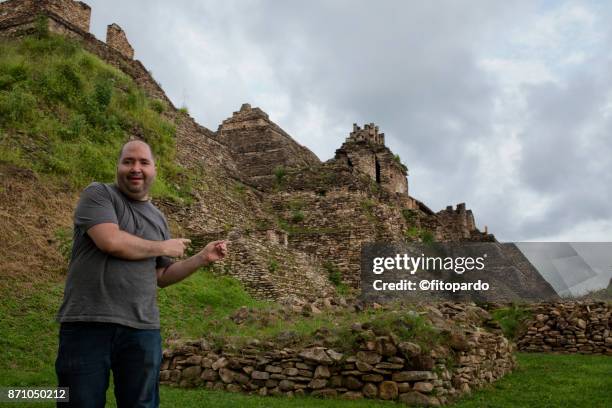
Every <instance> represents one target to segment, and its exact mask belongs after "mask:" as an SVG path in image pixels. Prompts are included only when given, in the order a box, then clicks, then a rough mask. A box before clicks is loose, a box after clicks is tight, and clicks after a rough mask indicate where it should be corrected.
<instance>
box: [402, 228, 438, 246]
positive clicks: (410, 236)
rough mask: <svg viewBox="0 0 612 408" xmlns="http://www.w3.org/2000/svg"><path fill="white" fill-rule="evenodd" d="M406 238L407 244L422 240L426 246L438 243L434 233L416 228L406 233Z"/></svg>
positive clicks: (409, 229)
mask: <svg viewBox="0 0 612 408" xmlns="http://www.w3.org/2000/svg"><path fill="white" fill-rule="evenodd" d="M404 238H405V239H406V241H407V242H413V241H415V240H420V241H421V242H423V243H424V244H432V243H434V242H436V239H435V237H434V234H433V232H431V231H429V230H426V229H423V228H418V227H414V226H413V227H410V228H408V229H407V230H406V231H404Z"/></svg>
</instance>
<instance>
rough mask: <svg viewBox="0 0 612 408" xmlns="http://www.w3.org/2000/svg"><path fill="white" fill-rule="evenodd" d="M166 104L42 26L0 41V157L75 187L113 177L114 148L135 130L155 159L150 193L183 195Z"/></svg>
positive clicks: (175, 196)
mask: <svg viewBox="0 0 612 408" xmlns="http://www.w3.org/2000/svg"><path fill="white" fill-rule="evenodd" d="M166 108H167V107H166V106H165V104H164V102H162V101H160V100H154V99H149V98H147V97H146V96H145V94H144V93H143V92H142V91H141V90H140V89H139V88H138V87H137V86H136V85H135V83H134V81H133V80H132V79H131V78H129V77H128V76H126V75H125V74H123V73H122V72H120V71H119V70H117V69H115V68H113V67H111V66H109V65H108V64H105V63H104V62H102V61H101V60H100V59H99V58H97V57H95V56H94V55H92V54H90V53H88V52H86V51H84V50H83V49H82V47H81V46H80V45H79V44H78V43H77V42H75V41H72V40H70V39H67V38H64V37H59V36H54V35H48V34H45V33H44V32H43V33H41V34H40V35H39V36H37V37H29V38H25V39H20V40H7V39H4V40H0V161H2V162H5V163H11V164H13V165H16V166H19V167H22V168H27V169H31V170H34V171H35V172H36V173H38V174H41V175H46V176H50V177H52V178H54V179H59V180H61V181H62V182H63V183H67V184H68V185H69V186H71V187H72V188H74V189H75V190H80V189H81V188H83V187H84V186H86V185H87V184H89V183H90V182H91V181H93V180H97V181H103V182H108V181H112V180H113V179H114V175H115V164H116V160H117V152H118V150H119V147H120V146H121V144H122V143H124V142H125V141H126V140H127V139H128V138H129V137H131V136H133V137H136V136H137V137H141V138H144V139H145V140H147V141H148V142H150V143H151V145H152V147H153V150H154V153H155V154H156V156H157V157H158V173H159V174H158V179H157V182H156V183H155V185H154V187H153V191H152V193H153V195H155V196H160V197H166V198H171V199H174V200H177V201H181V200H182V199H185V198H188V197H189V194H188V191H186V190H188V187H187V184H188V183H186V180H185V177H182V172H181V168H180V167H178V166H177V165H175V164H174V161H173V159H174V152H175V145H174V143H175V126H174V123H173V122H172V121H171V120H169V119H168V117H167V116H164V111H165V110H166Z"/></svg>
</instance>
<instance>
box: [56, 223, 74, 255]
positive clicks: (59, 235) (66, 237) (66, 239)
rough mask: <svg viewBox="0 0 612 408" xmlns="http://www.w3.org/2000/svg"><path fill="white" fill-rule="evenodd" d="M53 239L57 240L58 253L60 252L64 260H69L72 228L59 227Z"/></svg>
mask: <svg viewBox="0 0 612 408" xmlns="http://www.w3.org/2000/svg"><path fill="white" fill-rule="evenodd" d="M55 239H56V240H57V246H58V249H59V251H60V254H62V256H63V257H64V259H65V260H66V262H68V261H70V255H71V253H72V228H59V229H58V230H57V231H55Z"/></svg>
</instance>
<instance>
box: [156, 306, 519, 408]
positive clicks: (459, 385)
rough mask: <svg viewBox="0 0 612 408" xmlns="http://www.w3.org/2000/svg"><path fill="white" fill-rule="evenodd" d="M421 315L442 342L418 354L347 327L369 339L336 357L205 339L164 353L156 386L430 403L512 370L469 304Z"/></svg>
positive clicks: (498, 340) (406, 344) (506, 348)
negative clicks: (445, 335)
mask: <svg viewBox="0 0 612 408" xmlns="http://www.w3.org/2000/svg"><path fill="white" fill-rule="evenodd" d="M429 315H430V316H431V318H432V319H433V320H434V321H436V324H439V325H441V326H443V327H445V328H446V329H447V330H448V329H450V330H451V332H450V333H451V334H450V337H449V338H450V341H449V344H448V345H440V346H436V347H434V348H433V349H432V350H429V351H426V350H424V349H422V348H421V347H420V346H419V345H418V344H415V343H412V342H410V341H402V340H400V339H398V338H397V337H396V336H394V335H392V336H384V335H382V336H381V335H378V336H377V335H376V334H375V333H374V332H372V331H371V330H367V329H365V328H364V327H362V326H361V325H359V324H357V325H354V326H353V328H352V330H353V331H354V332H357V333H363V334H367V333H368V332H369V333H371V335H366V337H368V338H370V339H371V340H367V341H363V342H361V343H359V347H358V348H356V349H354V350H351V351H348V352H346V351H345V352H339V351H338V349H334V348H331V347H327V346H325V345H311V346H306V347H303V348H291V347H281V346H278V345H275V344H274V343H266V344H265V347H261V346H262V344H260V342H258V341H253V342H251V344H250V345H248V346H245V347H240V349H234V348H231V347H226V348H221V349H215V348H213V347H211V346H210V345H209V343H208V342H207V341H206V340H198V341H193V342H187V343H185V344H180V345H177V346H176V347H174V348H173V349H168V350H165V351H164V360H163V363H162V371H161V377H160V378H161V382H162V383H164V384H170V385H177V386H180V387H205V388H207V389H215V390H227V391H234V392H248V393H254V394H259V395H287V396H295V395H311V396H321V397H339V398H344V399H362V398H372V399H381V400H396V401H401V402H404V403H407V404H411V405H426V406H437V405H440V404H445V403H448V402H450V401H452V400H454V399H455V398H457V397H458V396H460V395H462V394H464V393H466V392H470V390H472V389H477V388H480V387H482V386H483V385H485V384H487V383H490V382H493V381H495V380H497V379H499V378H501V377H502V376H504V375H505V374H506V373H508V372H509V371H511V370H512V369H513V368H514V366H515V360H514V357H513V355H512V351H513V346H512V344H511V343H510V342H508V340H506V338H504V337H503V335H501V334H499V333H498V332H490V331H488V330H485V329H483V328H482V325H483V323H484V322H485V321H486V320H487V318H488V317H489V316H488V314H487V313H486V312H485V311H484V310H482V309H480V308H477V307H474V306H466V305H458V304H443V305H440V306H439V307H438V308H436V307H430V308H429Z"/></svg>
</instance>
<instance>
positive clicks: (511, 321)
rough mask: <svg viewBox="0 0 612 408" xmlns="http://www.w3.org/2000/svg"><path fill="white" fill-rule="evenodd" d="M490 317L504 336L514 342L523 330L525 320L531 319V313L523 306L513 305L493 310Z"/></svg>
mask: <svg viewBox="0 0 612 408" xmlns="http://www.w3.org/2000/svg"><path fill="white" fill-rule="evenodd" d="M492 315H493V319H494V320H496V321H497V322H498V323H499V325H500V326H501V328H502V330H503V332H504V335H505V336H506V337H507V338H509V339H513V340H515V339H516V338H517V337H518V335H519V334H520V333H521V331H522V330H523V329H524V325H525V323H526V320H527V319H529V318H530V317H531V312H530V311H529V309H528V308H526V307H524V306H521V305H517V304H513V305H511V306H509V307H504V308H501V309H497V310H494V311H493V312H492Z"/></svg>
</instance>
